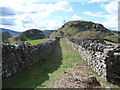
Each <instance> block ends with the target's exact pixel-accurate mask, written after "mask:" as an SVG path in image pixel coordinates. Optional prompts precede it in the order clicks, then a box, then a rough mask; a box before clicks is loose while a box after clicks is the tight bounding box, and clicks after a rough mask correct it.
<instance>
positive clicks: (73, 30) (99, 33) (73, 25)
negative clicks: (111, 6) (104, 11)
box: [51, 21, 120, 42]
mask: <svg viewBox="0 0 120 90" xmlns="http://www.w3.org/2000/svg"><path fill="white" fill-rule="evenodd" d="M57 35H60V36H70V37H75V38H81V39H84V38H95V39H108V40H111V41H114V42H118V35H117V34H115V33H114V32H112V31H110V30H109V29H107V28H105V27H104V26H103V25H102V24H99V23H94V22H91V21H69V22H66V23H65V24H64V25H63V26H62V27H61V28H59V29H58V31H56V32H53V33H52V34H51V37H54V36H57ZM119 40H120V37H119Z"/></svg>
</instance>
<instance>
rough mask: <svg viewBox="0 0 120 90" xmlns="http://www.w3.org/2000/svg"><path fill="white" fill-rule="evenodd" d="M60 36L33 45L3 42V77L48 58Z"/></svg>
mask: <svg viewBox="0 0 120 90" xmlns="http://www.w3.org/2000/svg"><path fill="white" fill-rule="evenodd" d="M58 39H59V38H54V39H53V40H48V41H46V42H44V43H39V44H37V45H31V44H29V43H26V44H21V45H10V44H2V45H0V47H1V48H2V77H3V78H6V77H8V76H11V75H13V74H16V73H17V72H21V71H23V70H25V69H27V68H29V67H31V66H33V65H35V64H36V63H38V62H42V61H43V59H46V58H47V57H48V56H49V55H50V54H51V53H52V51H53V50H54V48H55V47H54V46H55V42H56V41H57V40H58Z"/></svg>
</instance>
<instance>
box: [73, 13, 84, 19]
mask: <svg viewBox="0 0 120 90" xmlns="http://www.w3.org/2000/svg"><path fill="white" fill-rule="evenodd" d="M72 19H73V20H80V19H82V17H80V16H77V15H76V14H74V15H73V16H72Z"/></svg>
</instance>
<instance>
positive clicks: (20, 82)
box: [2, 42, 62, 88]
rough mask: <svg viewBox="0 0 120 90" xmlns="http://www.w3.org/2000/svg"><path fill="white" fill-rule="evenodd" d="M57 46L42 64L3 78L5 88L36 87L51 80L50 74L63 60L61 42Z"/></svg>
mask: <svg viewBox="0 0 120 90" xmlns="http://www.w3.org/2000/svg"><path fill="white" fill-rule="evenodd" d="M55 48H56V49H55V50H54V52H53V54H51V55H50V56H49V57H48V60H43V61H44V62H43V63H42V64H41V63H38V64H36V65H34V66H33V67H31V68H29V69H28V70H25V71H23V72H22V73H21V72H20V73H17V74H16V75H14V76H12V77H9V78H8V79H6V80H3V83H2V84H3V88H36V87H37V86H40V85H42V83H43V82H45V81H46V80H49V75H50V74H51V73H53V72H54V71H55V70H57V69H58V68H59V66H60V64H61V60H62V58H61V47H60V45H59V42H57V43H56V45H55Z"/></svg>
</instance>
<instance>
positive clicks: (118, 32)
mask: <svg viewBox="0 0 120 90" xmlns="http://www.w3.org/2000/svg"><path fill="white" fill-rule="evenodd" d="M112 32H114V33H117V34H119V35H120V31H112Z"/></svg>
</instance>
